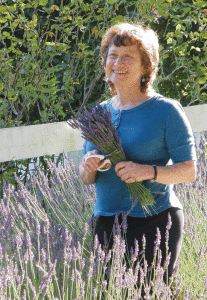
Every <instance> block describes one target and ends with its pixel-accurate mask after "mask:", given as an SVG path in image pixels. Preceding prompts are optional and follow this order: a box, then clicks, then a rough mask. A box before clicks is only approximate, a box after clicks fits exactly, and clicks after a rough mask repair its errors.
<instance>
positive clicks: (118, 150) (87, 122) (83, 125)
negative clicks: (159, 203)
mask: <svg viewBox="0 0 207 300" xmlns="http://www.w3.org/2000/svg"><path fill="white" fill-rule="evenodd" d="M111 118H112V116H111V112H110V111H109V110H107V108H106V106H101V105H100V104H99V105H97V106H96V107H93V108H89V107H88V108H87V109H85V110H84V111H83V112H78V113H77V116H76V118H75V119H73V120H70V121H68V124H69V125H70V126H71V127H72V128H74V129H80V130H81V132H82V136H83V138H84V139H85V140H86V141H88V142H90V143H91V144H93V145H94V146H95V147H96V148H97V149H98V150H100V151H101V152H102V153H103V154H104V155H107V154H111V153H114V154H112V155H111V157H110V159H111V162H112V163H113V164H117V163H118V162H120V161H126V157H125V154H124V151H123V148H122V145H121V140H120V138H119V136H118V134H117V131H116V129H115V127H114V124H113V123H112V120H111ZM127 188H128V190H129V193H130V196H131V198H132V199H134V200H135V201H137V200H138V201H139V202H140V204H141V205H142V208H143V209H144V210H146V211H147V212H149V206H153V204H154V198H153V196H152V194H151V193H150V191H149V190H148V189H147V188H146V187H145V186H144V185H143V183H142V182H133V183H127Z"/></svg>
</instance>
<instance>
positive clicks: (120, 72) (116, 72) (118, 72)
mask: <svg viewBox="0 0 207 300" xmlns="http://www.w3.org/2000/svg"><path fill="white" fill-rule="evenodd" d="M113 72H114V73H115V74H126V72H123V71H114V70H113Z"/></svg>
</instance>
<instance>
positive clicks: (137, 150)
mask: <svg viewBox="0 0 207 300" xmlns="http://www.w3.org/2000/svg"><path fill="white" fill-rule="evenodd" d="M103 105H106V107H107V108H108V109H109V110H110V111H111V114H112V122H113V124H114V126H115V128H116V129H117V132H118V135H119V137H120V139H121V143H122V147H123V150H124V153H125V156H126V158H127V160H128V161H133V162H135V163H139V164H148V165H156V166H166V165H167V164H169V162H170V161H171V163H177V162H184V161H188V160H196V151H195V143H194V137H193V133H192V129H191V126H190V124H189V121H188V119H187V117H186V115H185V112H184V110H183V108H182V106H181V105H180V104H179V102H178V101H176V100H172V99H169V98H166V97H163V96H161V95H159V94H156V96H154V97H152V98H151V99H149V100H147V101H146V102H144V103H142V104H140V105H139V106H136V107H134V108H131V109H127V110H121V111H120V110H116V109H114V108H113V107H112V105H111V99H109V100H107V101H105V102H104V103H103ZM94 149H96V148H95V147H94V146H93V145H92V144H91V143H89V142H87V141H85V143H84V146H83V155H84V154H85V153H87V152H88V151H91V150H94ZM114 168H115V166H114V165H113V164H112V167H111V169H110V170H108V171H106V172H99V171H98V172H97V176H96V182H95V187H96V202H95V205H94V216H97V215H101V216H111V215H114V214H116V213H119V212H122V213H127V214H128V215H129V216H132V217H146V216H148V215H154V214H156V213H160V212H162V211H164V210H166V209H168V208H170V207H178V208H182V205H181V203H180V201H179V199H178V198H177V196H176V195H175V193H174V191H173V185H165V184H161V183H157V182H153V181H149V180H146V181H143V184H144V185H145V186H146V187H147V188H148V189H150V191H151V193H152V195H153V197H154V200H155V205H154V207H153V208H152V209H150V212H149V213H146V211H144V210H143V208H142V207H141V205H140V203H139V202H137V204H136V205H135V206H134V207H132V203H133V202H132V200H131V199H130V194H129V191H128V189H127V185H126V183H125V182H123V181H121V179H120V178H119V177H118V176H117V175H116V172H115V169H114Z"/></svg>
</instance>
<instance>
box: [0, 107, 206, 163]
mask: <svg viewBox="0 0 207 300" xmlns="http://www.w3.org/2000/svg"><path fill="white" fill-rule="evenodd" d="M184 110H185V112H186V115H187V117H188V119H189V121H190V123H191V126H192V129H193V131H194V132H200V131H204V130H207V104H203V105H197V106H189V107H185V108H184ZM82 146H83V139H82V137H81V133H80V131H79V130H74V129H72V128H71V127H70V126H69V125H68V124H67V122H57V123H48V124H42V125H30V126H22V127H12V128H4V129H0V162H4V161H11V160H18V159H26V158H32V157H38V156H42V155H52V154H57V153H62V152H65V153H67V152H71V151H78V150H81V149H82Z"/></svg>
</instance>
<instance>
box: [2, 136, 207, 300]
mask: <svg viewBox="0 0 207 300" xmlns="http://www.w3.org/2000/svg"><path fill="white" fill-rule="evenodd" d="M205 136H206V135H204V134H203V135H202V139H201V142H200V146H199V148H198V157H199V162H198V175H197V179H196V181H195V182H194V183H190V184H180V185H177V186H176V188H175V189H176V193H177V195H178V196H179V198H180V199H181V202H182V204H183V207H184V213H185V233H184V241H183V246H182V250H181V254H180V258H179V262H178V266H177V269H176V271H175V274H174V276H173V278H172V280H171V281H170V284H169V285H168V286H166V285H165V284H164V283H163V282H162V280H161V278H162V275H163V272H164V271H165V269H166V268H167V265H168V261H166V262H165V265H164V267H162V266H161V264H160V259H161V253H160V251H159V232H158V234H157V240H156V246H157V247H155V256H154V257H155V260H154V263H155V267H156V271H155V273H154V274H153V275H152V276H151V279H150V280H149V281H147V280H146V274H147V271H149V270H148V268H147V262H146V261H144V264H143V265H141V264H140V263H139V260H138V261H137V256H138V253H139V245H136V247H135V251H134V252H131V256H130V257H129V260H130V263H129V262H128V264H126V261H125V243H124V238H123V237H122V236H120V234H119V232H120V228H118V226H117V228H116V233H115V235H114V247H113V249H112V251H109V252H108V253H105V252H104V251H103V250H102V249H101V247H100V246H99V244H98V241H97V239H96V238H95V240H94V247H92V234H91V222H90V220H91V216H92V208H93V204H94V201H95V193H94V187H93V186H89V187H86V186H84V185H83V184H82V183H81V181H80V179H79V176H78V174H77V171H76V170H75V167H74V166H73V164H72V162H68V163H67V164H66V166H65V167H64V168H59V169H57V168H56V166H55V165H53V164H52V163H50V170H51V177H50V179H49V180H48V178H47V177H46V176H45V175H44V174H43V173H42V172H41V171H40V170H38V168H37V175H36V176H34V177H33V178H32V180H31V182H30V183H29V184H27V186H24V185H23V184H21V182H20V181H19V180H18V178H17V181H18V182H19V188H18V191H14V189H13V187H12V186H10V185H7V186H6V187H5V190H4V198H3V199H1V200H0V201H1V202H0V206H1V208H0V214H1V215H0V227H1V230H0V266H1V269H0V299H2V300H4V299H6V300H9V299H12V300H13V299H21V300H23V299H24V300H30V299H51V300H63V299H64V300H68V299H69V300H70V299H71V300H72V299H76V300H79V299H85V300H92V299H93V300H95V299H115V300H119V299H120V300H122V299H130V300H132V299H134V300H135V299H159V300H161V299H186V300H187V299H195V300H196V299H207V201H206V200H207V190H206V189H207V163H206V137H205ZM166 230H169V229H166ZM166 236H167V235H166ZM143 242H144V241H143ZM142 255H143V259H144V253H143V254H142ZM168 258H169V257H168ZM138 277H139V279H140V285H139V286H137V284H136V282H137V278H138ZM106 278H108V281H106Z"/></svg>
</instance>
